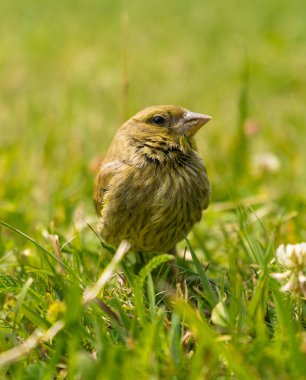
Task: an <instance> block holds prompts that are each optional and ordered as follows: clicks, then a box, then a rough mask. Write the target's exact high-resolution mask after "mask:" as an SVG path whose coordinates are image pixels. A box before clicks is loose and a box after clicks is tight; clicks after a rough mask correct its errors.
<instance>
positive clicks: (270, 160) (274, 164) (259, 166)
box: [252, 152, 281, 175]
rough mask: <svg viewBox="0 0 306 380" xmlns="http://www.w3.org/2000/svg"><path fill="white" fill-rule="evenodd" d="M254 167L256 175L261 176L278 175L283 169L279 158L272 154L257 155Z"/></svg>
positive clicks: (253, 162)
mask: <svg viewBox="0 0 306 380" xmlns="http://www.w3.org/2000/svg"><path fill="white" fill-rule="evenodd" d="M252 167H253V172H254V174H257V175H260V174H264V173H276V172H278V171H279V170H280V168H281V163H280V160H279V158H278V157H277V156H276V155H275V154H273V153H271V152H264V153H257V154H255V155H254V157H253V160H252Z"/></svg>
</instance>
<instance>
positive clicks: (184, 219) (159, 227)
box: [101, 157, 209, 251]
mask: <svg viewBox="0 0 306 380" xmlns="http://www.w3.org/2000/svg"><path fill="white" fill-rule="evenodd" d="M109 189H110V190H109V192H108V193H107V194H106V199H105V207H104V209H103V212H102V224H101V226H102V227H101V235H102V236H104V237H105V239H106V240H110V238H111V237H114V236H115V237H116V238H115V240H116V241H114V239H113V241H110V243H113V244H114V245H117V244H118V243H120V241H121V240H122V239H127V240H129V241H130V242H131V243H132V245H134V247H136V248H137V249H141V250H148V251H163V250H171V248H173V247H174V246H175V244H176V243H177V242H178V241H179V240H181V239H182V238H183V237H184V234H187V233H188V232H189V231H190V229H191V228H192V226H193V224H194V223H196V222H198V221H199V220H200V218H201V214H202V209H203V208H204V204H205V202H207V199H208V198H209V182H208V178H207V174H206V170H205V167H204V165H203V163H202V162H201V160H200V159H199V158H197V157H196V158H195V159H194V160H191V161H190V162H189V163H188V164H184V165H181V164H177V165H175V164H172V165H169V164H167V165H163V164H160V163H158V162H149V161H148V162H147V163H146V164H145V165H143V166H142V167H141V168H139V167H135V166H129V167H128V166H127V167H125V168H124V170H121V173H120V170H119V171H118V174H117V175H115V176H114V178H113V180H112V183H111V184H110V187H109ZM117 240H118V241H117Z"/></svg>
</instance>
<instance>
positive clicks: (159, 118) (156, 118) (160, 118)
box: [153, 115, 166, 125]
mask: <svg viewBox="0 0 306 380" xmlns="http://www.w3.org/2000/svg"><path fill="white" fill-rule="evenodd" d="M165 121H166V120H165V118H164V117H163V116H160V115H157V116H154V117H153V123H154V124H156V125H163V124H165Z"/></svg>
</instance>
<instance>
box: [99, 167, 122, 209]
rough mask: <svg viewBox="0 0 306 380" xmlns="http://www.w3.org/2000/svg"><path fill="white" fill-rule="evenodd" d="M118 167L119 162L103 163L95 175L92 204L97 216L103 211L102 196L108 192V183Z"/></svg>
mask: <svg viewBox="0 0 306 380" xmlns="http://www.w3.org/2000/svg"><path fill="white" fill-rule="evenodd" d="M120 166H121V162H120V161H111V162H106V163H105V162H103V163H102V165H101V168H100V170H99V173H98V174H97V177H96V180H95V186H94V204H95V207H96V211H97V214H98V215H99V216H100V215H101V212H102V209H103V205H104V196H105V194H106V192H107V191H108V187H109V183H110V181H111V179H112V178H113V176H114V174H115V173H116V169H118V168H119V167H120Z"/></svg>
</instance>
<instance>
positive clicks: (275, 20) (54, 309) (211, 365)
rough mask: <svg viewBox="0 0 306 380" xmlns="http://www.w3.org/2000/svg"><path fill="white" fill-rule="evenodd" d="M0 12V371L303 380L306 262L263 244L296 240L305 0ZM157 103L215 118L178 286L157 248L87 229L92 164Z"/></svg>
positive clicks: (203, 145) (10, 374)
mask: <svg viewBox="0 0 306 380" xmlns="http://www.w3.org/2000/svg"><path fill="white" fill-rule="evenodd" d="M0 14H1V23H0V305H1V309H0V378H1V379H6V378H8V379H35V380H37V379H46V380H49V379H55V378H56V379H86V380H90V379H114V380H116V379H120V378H122V379H135V378H138V379H178V380H179V379H192V380H193V379H304V378H305V377H306V332H305V326H306V320H305V316H306V305H305V294H306V289H305V286H306V285H305V275H306V273H305V263H306V250H305V248H304V251H303V249H301V252H300V256H299V257H300V261H299V262H297V261H296V262H294V263H292V261H290V262H289V261H288V260H289V259H288V258H287V259H286V257H285V258H284V255H286V254H287V253H288V250H287V252H285V253H284V254H283V256H282V255H281V253H280V250H278V251H277V249H278V247H279V246H280V245H281V244H288V243H291V244H298V243H303V242H306V216H305V213H306V170H305V162H306V149H305V146H306V108H305V99H306V75H305V64H306V48H305V46H306V27H305V16H304V14H305V4H304V2H303V1H302V0H293V1H292V2H285V1H281V0H275V1H271V0H270V1H263V0H258V1H256V2H245V1H242V0H235V1H232V2H230V1H226V0H220V1H219V2H217V1H212V0H208V1H205V2H204V1H201V0H193V1H183V0H169V1H162V0H155V1H151V0H149V1H146V2H145V1H140V0H134V1H127V0H126V1H124V0H121V1H119V0H118V1H112V0H100V1H99V0H89V1H87V2H85V1H80V0H76V1H71V0H64V1H62V2H51V1H45V2H38V1H35V0H29V1H27V2H26V1H22V0H15V1H7V0H4V1H2V2H1V3H0ZM154 104H178V105H181V106H184V107H186V108H188V109H190V110H192V111H195V112H202V113H206V114H209V115H211V116H213V121H211V122H210V123H208V124H207V126H205V127H204V128H203V129H202V130H201V131H200V132H199V133H198V135H197V144H198V148H199V153H200V155H201V157H202V158H203V160H204V162H205V165H206V167H207V170H208V173H209V178H210V180H211V183H212V202H211V205H210V207H209V208H208V210H207V211H205V212H204V213H203V217H202V220H201V222H200V223H199V224H197V225H196V226H195V227H194V229H193V231H192V232H191V233H190V234H189V236H188V239H187V240H186V241H183V242H181V243H180V244H179V247H178V251H179V258H178V261H177V266H178V270H179V273H180V275H179V277H178V278H175V277H174V276H173V274H172V273H171V270H169V262H170V261H171V259H172V258H171V256H169V255H166V253H165V254H163V255H159V256H153V255H145V257H144V258H143V260H140V258H139V256H138V255H137V254H135V253H133V252H129V253H127V254H126V255H125V256H124V257H123V254H122V252H120V250H119V251H118V252H117V253H115V250H114V249H113V248H112V247H109V246H107V245H106V244H104V243H103V242H101V241H100V239H99V237H98V235H97V234H96V230H97V217H96V215H95V210H94V206H93V200H92V188H93V182H94V178H95V173H96V170H97V167H98V164H99V162H100V161H101V159H102V158H103V155H104V154H105V152H106V149H107V147H108V145H109V143H110V141H111V139H112V136H113V135H114V133H115V131H116V129H117V128H118V127H119V126H120V124H121V123H122V122H123V121H125V120H126V119H127V118H129V117H130V116H132V115H133V114H134V113H136V112H137V111H138V110H140V109H142V108H144V107H145V106H149V105H154ZM296 251H297V252H298V249H296ZM302 251H303V252H302ZM276 252H279V254H278V255H276ZM297 256H298V253H297ZM297 260H298V259H297ZM293 261H294V260H293ZM286 271H287V272H286ZM288 271H289V272H290V273H289V272H288ZM275 273H285V274H286V273H288V276H289V275H290V276H291V277H290V279H291V282H290V283H289V284H288V279H289V277H287V278H282V277H284V276H280V275H275ZM303 276H304V277H303ZM294 281H295V282H294ZM286 284H287V285H288V286H286Z"/></svg>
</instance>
